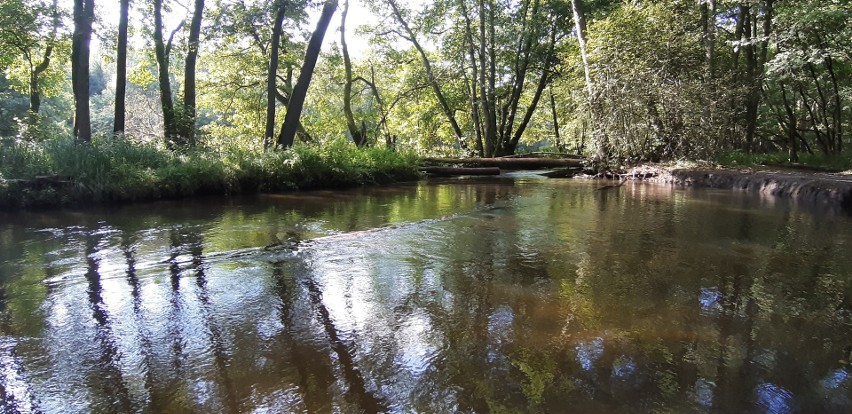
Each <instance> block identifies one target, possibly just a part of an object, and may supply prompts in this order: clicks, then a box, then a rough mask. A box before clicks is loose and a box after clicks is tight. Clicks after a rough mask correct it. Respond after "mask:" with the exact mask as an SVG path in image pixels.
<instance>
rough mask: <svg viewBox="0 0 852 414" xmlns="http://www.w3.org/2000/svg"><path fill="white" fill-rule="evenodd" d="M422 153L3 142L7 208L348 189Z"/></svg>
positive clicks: (404, 166) (397, 172)
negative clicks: (36, 181)
mask: <svg viewBox="0 0 852 414" xmlns="http://www.w3.org/2000/svg"><path fill="white" fill-rule="evenodd" d="M417 167H418V158H417V156H416V155H415V154H413V153H410V152H405V151H390V150H387V149H382V148H368V149H357V148H355V146H354V145H352V144H351V143H349V142H346V141H343V140H338V141H332V142H326V143H324V144H323V145H314V144H299V145H297V146H295V147H294V148H292V149H290V150H287V151H269V152H265V151H263V150H262V149H261V148H259V147H257V146H246V145H242V146H241V145H238V144H234V145H225V146H222V147H219V148H211V147H204V148H196V149H192V150H188V151H186V152H184V153H173V152H170V151H168V150H166V149H164V148H162V147H159V146H157V145H152V144H143V143H136V142H131V141H125V140H112V139H96V140H95V141H94V142H93V143H92V144H91V145H78V144H75V143H74V142H73V140H71V139H55V140H49V141H44V142H39V143H35V142H29V141H22V140H4V141H0V207H3V208H15V207H32V206H53V205H64V204H72V203H87V202H126V201H136V200H154V199H162V198H178V197H188V196H193V195H201V194H233V193H247V192H264V191H269V192H275V191H287V190H297V189H314V188H341V187H351V186H358V185H364V184H374V183H386V182H391V181H400V180H411V179H415V178H417V177H418V175H419V173H418V169H417ZM37 176H60V177H63V179H64V178H65V177H67V178H70V179H71V180H73V185H70V186H66V187H67V188H62V189H59V190H56V189H55V188H52V187H50V188H34V186H33V185H32V183H31V182H27V181H20V180H32V179H33V178H35V177H37Z"/></svg>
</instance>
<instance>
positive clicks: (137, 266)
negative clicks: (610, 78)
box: [0, 179, 852, 412]
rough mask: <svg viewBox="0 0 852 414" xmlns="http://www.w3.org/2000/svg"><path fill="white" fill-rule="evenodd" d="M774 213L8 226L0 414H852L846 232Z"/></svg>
mask: <svg viewBox="0 0 852 414" xmlns="http://www.w3.org/2000/svg"><path fill="white" fill-rule="evenodd" d="M761 202H762V201H761V200H760V199H757V198H750V197H745V196H740V195H736V194H731V193H720V192H712V191H705V192H687V191H680V190H672V189H668V188H663V187H653V186H643V185H629V184H625V185H623V186H619V187H617V188H612V189H608V190H606V191H596V190H595V188H594V186H590V185H585V184H577V183H571V182H564V181H538V180H518V181H512V180H501V179H496V180H484V181H480V180H460V181H453V182H452V183H451V184H450V183H437V184H427V183H423V184H418V185H407V186H399V187H385V188H378V189H374V190H364V189H362V190H354V191H351V192H318V193H307V194H304V195H282V196H268V197H261V198H259V199H247V200H236V201H232V202H230V203H228V204H223V203H217V202H210V201H205V202H203V203H200V204H199V203H193V202H181V203H165V204H161V205H159V207H158V208H156V209H155V208H141V207H138V206H129V207H127V208H123V209H118V210H115V211H110V212H107V213H103V214H102V215H98V216H95V215H92V216H91V217H90V216H88V215H85V214H76V213H75V214H69V215H67V216H63V215H62V214H57V215H51V216H47V215H45V216H39V215H31V216H27V217H25V218H15V219H9V220H4V221H2V222H3V223H28V224H26V225H23V224H21V225H19V224H3V225H2V226H0V258H2V259H3V261H2V263H0V329H1V330H2V335H3V337H2V341H0V397H2V404H3V409H4V410H5V411H12V412H14V411H23V412H36V411H39V412H92V411H94V412H112V411H120V412H124V411H151V412H167V411H168V412H181V411H196V412H197V411H204V412H243V411H264V410H267V411H289V412H330V411H344V412H386V411H390V412H401V411H417V412H498V411H510V412H546V411H560V410H564V409H565V407H571V409H572V410H576V411H580V412H624V411H626V410H629V411H631V412H651V411H674V412H750V411H766V412H796V411H824V412H843V411H848V410H849V408H850V406H852V401H850V397H849V396H850V395H852V379H850V378H849V366H848V365H847V364H845V363H840V362H839V361H838V360H839V359H842V358H847V356H845V355H844V354H843V350H844V349H845V347H846V346H848V345H850V342H852V340H850V339H849V337H848V327H849V326H850V325H852V320H850V318H852V310H850V304H852V299H850V298H852V280H850V277H852V258H850V257H848V255H847V254H846V249H847V246H848V245H849V243H850V242H852V225H850V224H852V221H850V218H849V217H845V216H840V215H832V214H830V213H831V212H817V213H818V214H816V213H813V212H809V211H802V210H800V209H796V208H792V207H790V206H786V207H785V206H775V207H773V208H763V209H758V208H755V207H758V206H760V203H761ZM199 212H203V214H200V213H199ZM291 240H294V241H299V244H298V245H291V244H290V242H291ZM265 246H272V247H271V248H264V247H265Z"/></svg>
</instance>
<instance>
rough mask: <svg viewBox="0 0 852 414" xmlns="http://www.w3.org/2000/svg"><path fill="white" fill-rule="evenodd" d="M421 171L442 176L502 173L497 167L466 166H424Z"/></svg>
mask: <svg viewBox="0 0 852 414" xmlns="http://www.w3.org/2000/svg"><path fill="white" fill-rule="evenodd" d="M420 170H421V171H423V172H425V173H427V174H431V175H440V176H459V175H500V169H499V168H497V167H485V168H464V167H423V168H421V169H420Z"/></svg>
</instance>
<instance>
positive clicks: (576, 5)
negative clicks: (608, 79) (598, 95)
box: [571, 0, 592, 98]
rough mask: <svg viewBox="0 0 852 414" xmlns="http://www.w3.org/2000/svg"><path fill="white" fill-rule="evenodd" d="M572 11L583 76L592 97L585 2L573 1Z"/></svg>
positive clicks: (587, 90) (588, 92)
mask: <svg viewBox="0 0 852 414" xmlns="http://www.w3.org/2000/svg"><path fill="white" fill-rule="evenodd" d="M571 11H572V12H573V14H574V30H575V31H576V35H577V43H579V45H580V58H581V59H582V60H583V75H584V76H585V79H586V94H587V95H588V96H589V98H591V97H592V74H591V70H590V68H589V57H588V53H587V52H586V16H585V15H584V14H583V13H584V11H583V0H571Z"/></svg>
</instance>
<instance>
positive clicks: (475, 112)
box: [459, 0, 485, 157]
mask: <svg viewBox="0 0 852 414" xmlns="http://www.w3.org/2000/svg"><path fill="white" fill-rule="evenodd" d="M465 1H466V0H459V6H461V10H462V15H463V16H464V24H465V26H464V33H465V41H466V43H467V54H468V57H469V58H470V67H471V77H470V86H469V88H468V90H469V91H470V117H471V120H472V121H473V128H474V130H475V131H476V143H475V147H476V154H477V155H478V156H480V157H483V156H484V155H485V151H484V146H483V144H482V121H481V119H480V110H481V109H482V108H481V105H480V101H479V96H478V95H477V93H478V92H477V90H478V88H479V85H478V84H477V82H478V81H479V70H478V68H477V65H478V63H477V61H476V46H475V44H474V43H473V31H472V24H471V21H470V13H469V12H468V9H467V5H466V4H465ZM480 59H484V56H480ZM464 62H465V59H464V56H462V70H463V71H464ZM465 72H466V71H465Z"/></svg>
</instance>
